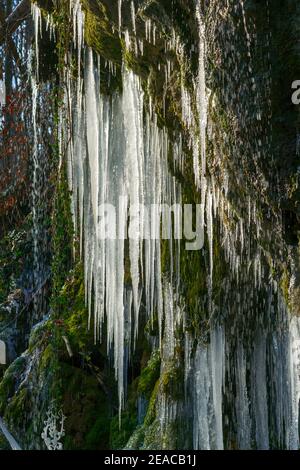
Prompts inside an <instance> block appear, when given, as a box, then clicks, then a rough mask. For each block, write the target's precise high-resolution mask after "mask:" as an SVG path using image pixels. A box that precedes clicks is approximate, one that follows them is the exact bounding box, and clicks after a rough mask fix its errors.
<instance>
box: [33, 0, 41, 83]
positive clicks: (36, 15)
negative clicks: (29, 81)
mask: <svg viewBox="0 0 300 470" xmlns="http://www.w3.org/2000/svg"><path fill="white" fill-rule="evenodd" d="M31 13H32V18H33V23H34V35H35V59H36V76H37V78H38V77H39V35H40V36H41V35H42V13H41V10H40V8H39V7H38V6H37V5H36V4H35V3H32V4H31Z"/></svg>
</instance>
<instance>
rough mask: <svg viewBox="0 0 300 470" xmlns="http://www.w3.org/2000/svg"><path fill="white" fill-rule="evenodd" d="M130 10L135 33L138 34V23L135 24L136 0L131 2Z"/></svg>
mask: <svg viewBox="0 0 300 470" xmlns="http://www.w3.org/2000/svg"><path fill="white" fill-rule="evenodd" d="M130 10H131V22H132V30H133V33H134V34H136V24H135V6H134V1H133V0H131V4H130Z"/></svg>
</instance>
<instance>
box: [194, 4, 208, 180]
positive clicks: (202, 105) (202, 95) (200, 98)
mask: <svg viewBox="0 0 300 470" xmlns="http://www.w3.org/2000/svg"><path fill="white" fill-rule="evenodd" d="M196 17H197V20H198V27H199V75H198V83H197V106H198V114H199V121H200V140H201V162H202V177H205V175H206V128H207V97H206V82H205V29H204V24H203V21H202V17H201V11H200V2H199V1H198V3H197V6H196Z"/></svg>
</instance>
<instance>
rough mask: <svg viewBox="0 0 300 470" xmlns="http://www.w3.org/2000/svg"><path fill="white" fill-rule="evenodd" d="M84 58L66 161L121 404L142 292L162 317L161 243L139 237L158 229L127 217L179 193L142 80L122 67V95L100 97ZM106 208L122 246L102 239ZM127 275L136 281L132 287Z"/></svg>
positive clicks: (97, 316)
mask: <svg viewBox="0 0 300 470" xmlns="http://www.w3.org/2000/svg"><path fill="white" fill-rule="evenodd" d="M85 55H86V68H85V77H84V90H85V93H84V95H82V94H81V90H82V88H81V89H80V90H75V89H74V92H73V94H71V99H72V100H74V101H72V103H71V105H72V108H71V109H73V110H74V111H75V112H74V113H73V132H72V136H73V139H72V144H71V145H70V146H69V159H68V160H69V162H70V173H71V174H72V182H73V184H72V189H73V196H74V197H73V203H74V214H79V222H78V224H77V226H78V227H79V230H80V233H81V234H82V237H81V240H82V243H83V246H82V250H83V254H84V264H85V281H86V296H87V303H88V305H89V319H90V323H91V320H92V314H93V318H94V328H95V337H96V338H97V339H99V338H100V337H101V326H102V324H103V322H104V318H105V317H106V319H107V343H108V349H109V350H111V348H112V347H113V351H114V363H115V371H116V375H117V379H118V384H119V399H120V404H122V403H123V400H124V379H125V378H126V374H125V373H124V367H125V359H126V354H125V349H126V344H129V345H130V343H131V342H132V341H131V339H132V338H133V339H134V340H135V339H136V337H137V334H138V326H139V313H140V309H141V296H142V293H143V292H144V294H145V298H146V311H147V314H148V315H149V318H152V316H153V314H154V311H156V312H157V313H158V317H159V325H160V331H161V323H162V315H163V298H162V292H163V287H162V274H161V266H160V260H161V251H160V250H161V247H160V241H159V240H158V239H147V240H144V241H143V240H142V238H143V237H141V236H140V237H139V236H138V235H139V234H140V235H142V234H145V233H156V230H157V228H156V227H153V226H151V224H153V219H151V217H149V214H144V216H143V215H142V214H141V215H140V217H139V221H138V226H137V225H136V222H135V221H134V220H133V219H130V218H128V215H127V214H128V213H129V211H130V207H133V206H136V205H139V204H141V205H145V206H147V207H149V206H150V205H152V204H156V205H157V206H158V205H160V204H163V203H164V202H167V203H168V204H171V203H172V202H177V201H178V200H179V198H180V188H179V187H178V185H177V184H176V182H175V179H174V177H172V176H171V175H170V174H169V171H168V169H167V155H168V150H169V145H170V144H169V141H168V137H167V134H166V132H165V131H164V130H160V129H159V128H158V126H157V125H156V123H155V120H154V121H151V120H150V118H149V117H147V116H146V119H145V120H144V115H143V109H144V106H143V91H142V88H141V85H140V82H139V79H138V78H137V77H136V76H135V75H134V74H133V73H132V72H130V71H128V70H126V69H124V71H123V94H122V96H121V95H119V94H117V93H116V94H114V95H113V96H112V97H109V98H108V97H105V96H101V94H100V93H99V89H100V84H99V70H98V68H97V66H96V65H95V63H94V57H93V53H92V51H91V50H87V51H86V54H85ZM73 85H74V84H73ZM70 86H71V87H72V84H71V83H70ZM120 197H121V199H120ZM103 204H111V205H112V206H113V207H115V208H116V209H117V211H116V213H117V230H118V233H117V236H118V239H116V240H110V239H102V237H101V236H100V234H99V229H98V220H99V217H100V213H99V207H100V206H101V205H103ZM120 205H121V206H120ZM112 222H113V221H112ZM128 224H129V230H130V229H131V224H133V225H132V228H134V227H135V230H136V231H137V233H136V235H137V237H136V239H133V238H130V239H129V241H128V252H129V259H130V268H127V269H128V270H129V272H126V270H125V264H124V260H125V257H126V253H125V250H126V248H127V241H126V240H125V239H126V236H125V234H126V231H127V226H128ZM134 224H135V225H134ZM175 229H176V228H175ZM128 277H129V278H130V279H131V282H130V283H128V282H127V281H126V279H128ZM92 299H93V300H92ZM92 306H93V307H92ZM92 308H93V312H92Z"/></svg>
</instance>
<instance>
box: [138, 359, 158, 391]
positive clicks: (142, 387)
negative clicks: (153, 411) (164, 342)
mask: <svg viewBox="0 0 300 470" xmlns="http://www.w3.org/2000/svg"><path fill="white" fill-rule="evenodd" d="M160 363H161V361H160V352H159V351H154V352H153V353H152V356H151V358H150V360H149V362H148V364H147V365H146V367H145V368H144V369H142V372H141V375H140V378H139V384H138V394H139V395H142V396H143V397H144V398H146V399H147V400H149V399H150V396H151V393H152V390H153V388H154V386H155V384H156V382H157V380H158V378H159V375H160Z"/></svg>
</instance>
